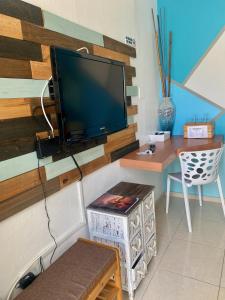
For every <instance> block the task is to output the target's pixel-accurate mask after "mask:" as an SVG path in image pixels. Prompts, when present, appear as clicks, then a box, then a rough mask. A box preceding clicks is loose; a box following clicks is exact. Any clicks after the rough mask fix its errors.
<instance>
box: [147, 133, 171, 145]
mask: <svg viewBox="0 0 225 300" xmlns="http://www.w3.org/2000/svg"><path fill="white" fill-rule="evenodd" d="M148 137H149V141H150V142H165V141H166V140H168V139H169V138H170V131H155V132H153V133H151V134H149V136H148Z"/></svg>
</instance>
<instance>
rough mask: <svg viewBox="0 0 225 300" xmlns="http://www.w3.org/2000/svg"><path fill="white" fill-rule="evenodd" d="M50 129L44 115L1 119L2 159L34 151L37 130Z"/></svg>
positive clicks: (0, 153)
mask: <svg viewBox="0 0 225 300" xmlns="http://www.w3.org/2000/svg"><path fill="white" fill-rule="evenodd" d="M0 110H1V107H0ZM48 129H49V128H48V125H47V123H46V121H45V120H44V117H43V116H37V117H28V118H27V117H25V118H18V119H10V120H0V137H1V143H0V161H3V160H8V159H11V158H13V157H16V156H21V155H24V154H27V153H31V152H33V151H34V146H35V139H36V138H35V135H36V132H40V131H46V130H48Z"/></svg>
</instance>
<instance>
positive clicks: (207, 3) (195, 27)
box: [158, 0, 225, 82]
mask: <svg viewBox="0 0 225 300" xmlns="http://www.w3.org/2000/svg"><path fill="white" fill-rule="evenodd" d="M160 8H161V9H162V8H163V9H164V8H165V13H166V19H167V32H168V31H170V30H171V31H172V32H173V37H174V43H173V70H172V77H173V79H174V80H176V81H178V82H183V81H184V80H185V78H186V77H187V76H188V74H189V72H190V70H192V69H193V67H194V66H195V65H196V64H197V62H198V61H199V59H200V58H201V57H202V55H204V53H205V51H206V50H207V48H208V47H209V46H210V44H211V43H212V42H213V40H214V39H215V37H216V36H217V35H218V34H219V32H220V31H221V29H222V28H223V26H224V25H225V1H224V0H158V11H159V10H160Z"/></svg>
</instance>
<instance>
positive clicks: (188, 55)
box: [158, 0, 225, 197]
mask: <svg viewBox="0 0 225 300" xmlns="http://www.w3.org/2000/svg"><path fill="white" fill-rule="evenodd" d="M163 9H164V10H165V14H166V22H167V25H166V31H167V35H168V33H169V31H172V32H173V48H172V53H173V57H172V79H173V81H174V82H175V83H173V84H172V90H171V96H172V100H173V102H174V104H175V106H176V119H175V125H174V131H173V135H183V125H184V124H185V123H186V122H188V121H191V120H193V118H194V117H195V115H196V116H197V117H198V118H202V117H204V116H205V115H207V117H208V119H209V120H211V119H213V118H214V117H216V116H218V114H219V113H221V110H220V108H218V107H217V106H216V105H214V104H213V103H211V102H209V101H206V100H205V99H204V98H203V97H202V98H201V96H200V95H199V96H197V95H196V94H194V93H192V92H191V91H188V90H187V89H185V88H184V87H183V83H184V80H185V79H186V78H187V77H188V76H189V74H190V73H191V71H192V70H193V68H194V67H195V66H196V65H197V64H198V63H199V62H200V60H201V58H202V57H203V56H204V55H205V54H206V52H207V51H208V49H209V48H210V46H211V45H212V43H213V42H214V41H215V40H216V38H217V36H218V34H219V33H220V32H221V31H222V29H223V28H224V26H225V0H158V13H160V10H161V11H162V10H163ZM176 82H177V83H179V84H176ZM215 133H216V134H223V135H224V138H225V113H224V114H223V115H222V116H220V117H219V118H218V119H216V122H215ZM178 171H180V163H179V160H178V159H177V160H176V161H175V162H174V163H173V164H171V165H170V166H169V167H168V168H167V169H166V170H165V172H164V174H163V178H164V180H163V188H164V191H165V190H166V178H167V174H168V172H178ZM220 175H221V181H222V186H223V190H224V194H225V153H224V154H223V158H222V162H221V166H220ZM171 190H172V191H173V192H182V188H181V185H180V184H178V183H175V182H173V184H172V187H171ZM196 192H197V191H196V188H190V189H189V193H192V194H196ZM203 194H204V195H205V196H211V197H218V196H219V194H218V190H217V186H216V185H215V184H210V185H206V186H204V187H203Z"/></svg>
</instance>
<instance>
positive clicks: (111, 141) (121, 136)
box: [104, 126, 136, 153]
mask: <svg viewBox="0 0 225 300" xmlns="http://www.w3.org/2000/svg"><path fill="white" fill-rule="evenodd" d="M135 132H136V127H135V126H129V127H128V128H127V129H124V130H121V131H119V132H116V133H113V134H110V135H108V137H107V143H106V144H105V145H104V148H105V153H110V152H113V151H115V150H117V149H120V148H122V147H124V146H126V145H128V144H130V143H133V142H134V141H135V140H136V137H135Z"/></svg>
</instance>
